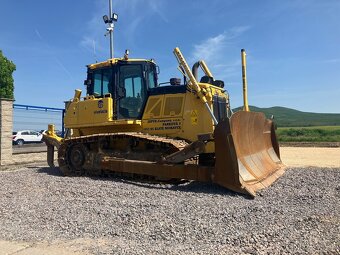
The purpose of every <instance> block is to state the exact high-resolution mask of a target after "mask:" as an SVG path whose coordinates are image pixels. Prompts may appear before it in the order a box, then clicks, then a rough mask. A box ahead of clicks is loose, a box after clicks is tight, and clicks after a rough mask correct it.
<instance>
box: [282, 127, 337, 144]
mask: <svg viewBox="0 0 340 255" xmlns="http://www.w3.org/2000/svg"><path fill="white" fill-rule="evenodd" d="M276 134H277V136H278V139H279V141H280V142H340V126H316V127H283V128H278V129H277V131H276Z"/></svg>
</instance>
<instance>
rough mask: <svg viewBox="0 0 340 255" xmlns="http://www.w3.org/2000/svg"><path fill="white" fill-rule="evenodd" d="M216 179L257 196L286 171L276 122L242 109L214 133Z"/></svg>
mask: <svg viewBox="0 0 340 255" xmlns="http://www.w3.org/2000/svg"><path fill="white" fill-rule="evenodd" d="M214 137H215V154H216V155H215V156H216V163H215V169H214V171H213V182H215V183H218V184H220V185H221V186H224V187H226V188H228V189H231V190H234V191H236V192H241V193H245V194H249V195H251V196H255V194H256V191H258V190H260V189H263V188H266V187H268V186H269V185H271V184H272V183H273V182H274V181H275V180H276V179H277V178H279V177H280V176H281V175H282V174H283V173H284V168H285V166H284V165H283V164H282V162H281V160H280V153H279V146H278V142H277V139H276V134H275V127H274V123H273V122H272V121H271V120H268V119H266V117H265V115H264V114H263V113H258V112H245V111H239V112H236V113H235V114H233V115H232V116H231V118H230V119H229V120H228V119H226V120H223V121H220V122H219V123H218V125H217V126H216V128H215V132H214Z"/></svg>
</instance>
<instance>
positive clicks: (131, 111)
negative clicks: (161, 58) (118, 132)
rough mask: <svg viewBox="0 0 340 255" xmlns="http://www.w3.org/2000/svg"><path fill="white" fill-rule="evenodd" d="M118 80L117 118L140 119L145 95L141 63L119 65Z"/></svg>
mask: <svg viewBox="0 0 340 255" xmlns="http://www.w3.org/2000/svg"><path fill="white" fill-rule="evenodd" d="M118 80H119V82H118V93H117V94H118V95H119V96H120V98H119V99H118V105H119V109H118V112H119V119H140V118H141V115H142V109H143V106H144V104H145V99H146V95H147V93H146V87H145V81H144V76H143V65H141V64H128V65H121V66H120V67H119V79H118Z"/></svg>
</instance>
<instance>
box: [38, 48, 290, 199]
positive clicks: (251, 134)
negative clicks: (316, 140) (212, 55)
mask: <svg viewBox="0 0 340 255" xmlns="http://www.w3.org/2000/svg"><path fill="white" fill-rule="evenodd" d="M174 54H175V56H176V59H177V60H178V63H179V70H180V72H181V73H182V74H183V82H182V80H181V79H180V78H172V79H170V82H169V83H168V84H165V85H164V84H161V85H162V86H161V85H160V84H159V83H158V66H157V65H156V63H155V61H154V60H152V59H151V60H148V59H130V58H129V54H128V52H126V54H125V55H124V57H122V58H111V59H108V60H107V61H104V62H99V63H94V64H90V65H88V66H87V79H86V80H85V82H84V84H85V85H86V95H85V96H84V97H82V96H81V93H82V91H81V90H76V91H75V94H74V97H73V98H72V99H71V100H70V101H67V102H66V103H65V116H64V123H65V128H66V135H65V138H61V137H58V136H57V135H56V134H55V131H54V125H53V124H51V125H49V127H48V131H47V132H46V134H45V135H44V138H43V139H44V141H45V142H46V144H47V162H48V164H49V166H51V167H54V150H55V148H57V149H58V165H59V168H60V170H61V172H62V173H63V174H64V175H66V176H81V175H101V174H103V173H104V172H112V173H120V174H126V175H129V176H133V177H135V176H139V177H141V176H148V177H153V178H154V179H155V180H196V181H203V182H213V183H216V184H218V185H221V186H223V187H225V188H227V189H230V190H233V191H235V192H239V193H244V194H248V195H250V196H252V197H254V196H255V195H256V191H258V190H260V189H262V188H265V187H268V186H269V185H271V184H272V183H273V182H274V181H275V180H276V179H277V178H279V177H280V176H281V175H282V174H283V173H284V169H285V166H284V164H283V163H282V162H281V160H280V152H279V145H278V142H277V138H276V134H275V125H274V123H273V121H272V120H271V119H267V118H266V117H265V115H264V114H263V113H260V112H251V111H249V107H248V103H247V95H246V91H247V89H246V74H245V70H246V66H245V51H244V50H242V51H241V56H242V67H243V68H242V70H243V72H242V73H243V84H244V93H243V94H244V95H243V96H244V102H245V105H244V107H243V110H240V111H237V112H235V113H234V112H233V111H232V109H231V107H230V101H229V95H228V93H227V91H226V89H225V88H224V82H223V81H221V80H215V78H214V76H213V75H212V73H211V71H210V70H209V68H208V66H207V65H206V63H205V62H204V61H202V60H201V61H198V62H196V63H195V64H194V65H193V67H192V69H190V68H189V66H188V64H187V62H186V60H185V58H184V56H183V54H182V53H181V51H180V49H179V48H175V49H174ZM199 68H201V69H202V71H203V73H204V75H203V76H202V77H201V78H199V77H198V73H199V72H198V71H199ZM198 80H199V81H198Z"/></svg>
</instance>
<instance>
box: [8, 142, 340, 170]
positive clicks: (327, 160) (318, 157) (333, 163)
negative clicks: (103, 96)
mask: <svg viewBox="0 0 340 255" xmlns="http://www.w3.org/2000/svg"><path fill="white" fill-rule="evenodd" d="M280 151H281V159H282V162H283V163H284V164H285V165H287V166H291V167H304V166H316V167H340V147H337V148H319V147H281V148H280ZM56 157H57V155H55V158H56ZM12 159H13V163H14V164H20V163H22V162H28V163H32V162H39V161H45V160H46V152H39V153H28V154H13V156H12Z"/></svg>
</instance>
